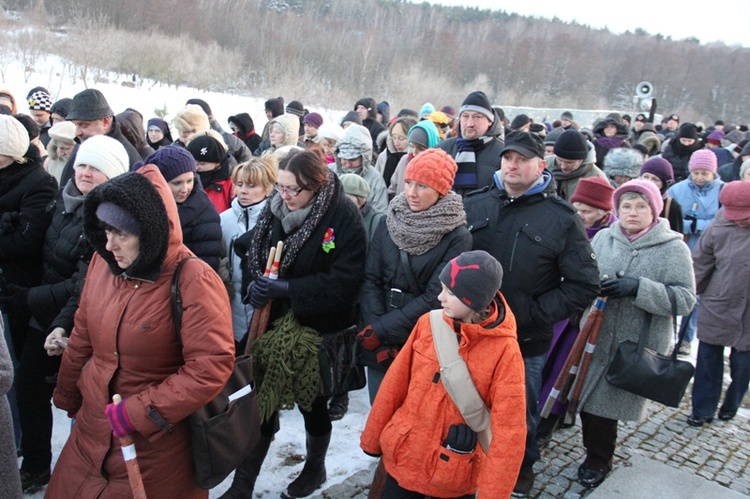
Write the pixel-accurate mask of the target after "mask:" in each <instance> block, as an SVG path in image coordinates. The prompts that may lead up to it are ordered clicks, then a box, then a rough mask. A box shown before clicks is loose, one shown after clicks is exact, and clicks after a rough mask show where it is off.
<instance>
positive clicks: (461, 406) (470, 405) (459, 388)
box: [430, 310, 492, 454]
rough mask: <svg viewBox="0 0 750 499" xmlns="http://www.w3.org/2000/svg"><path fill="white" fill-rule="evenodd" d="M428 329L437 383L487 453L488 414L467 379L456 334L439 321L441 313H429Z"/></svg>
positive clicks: (468, 378) (466, 369)
mask: <svg viewBox="0 0 750 499" xmlns="http://www.w3.org/2000/svg"><path fill="white" fill-rule="evenodd" d="M430 328H431V329H432V339H433V342H434V343H435V351H436V352H437V357H438V362H439V363H440V380H441V381H442V382H443V386H444V387H445V390H446V391H447V392H448V395H450V397H451V399H452V400H453V403H454V404H456V407H458V410H459V411H460V412H461V415H462V416H463V417H464V420H465V421H466V424H467V425H469V427H470V428H471V429H472V430H474V431H475V432H476V433H477V440H479V444H480V445H481V446H482V448H483V449H484V452H485V454H489V452H490V442H491V441H492V427H491V425H490V411H489V409H487V406H486V405H484V401H483V400H482V397H481V396H480V395H479V392H478V391H477V387H476V386H475V385H474V381H473V380H472V379H471V373H469V367H468V366H467V365H466V361H464V359H463V357H461V355H459V353H458V341H457V338H456V334H455V333H454V332H453V331H452V330H451V327H450V326H449V325H448V324H447V323H446V322H445V321H444V320H443V312H442V310H433V311H431V312H430Z"/></svg>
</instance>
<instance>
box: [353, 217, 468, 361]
mask: <svg viewBox="0 0 750 499" xmlns="http://www.w3.org/2000/svg"><path fill="white" fill-rule="evenodd" d="M470 249H471V234H469V231H468V230H467V228H466V227H465V226H461V227H457V228H455V229H453V230H452V231H451V232H449V233H447V234H446V235H445V236H443V238H442V239H441V240H440V242H439V243H438V244H437V245H436V246H435V247H434V248H432V249H431V250H429V251H428V252H426V253H424V254H422V255H408V261H409V266H410V267H411V271H412V274H413V275H414V278H415V279H416V284H417V285H418V286H419V288H418V289H413V288H412V287H411V286H410V285H409V279H408V278H407V274H406V270H405V269H404V266H403V265H402V263H401V256H400V255H401V252H400V250H399V248H398V246H396V243H394V242H393V239H391V236H390V234H389V233H388V226H387V225H386V217H383V218H382V219H381V221H380V224H378V227H377V229H375V234H374V235H373V238H372V240H371V241H370V250H369V252H368V254H367V262H366V263H365V281H364V283H363V284H362V290H361V291H360V307H361V311H362V319H363V325H371V326H372V328H373V330H374V331H375V334H376V335H377V337H378V338H379V339H380V341H381V342H382V343H383V344H384V345H392V346H398V347H400V346H402V345H403V344H404V343H406V340H407V339H408V338H409V334H410V333H411V331H412V329H413V328H414V326H415V325H416V324H417V320H418V319H419V318H420V317H421V316H422V315H424V314H425V313H427V312H429V311H430V310H433V309H436V308H440V303H439V302H438V299H437V297H438V295H439V294H440V290H441V285H440V279H439V276H440V272H441V271H442V270H443V267H445V265H446V264H447V263H448V262H449V261H450V260H451V259H453V258H455V257H456V256H458V255H459V254H461V253H462V252H464V251H469V250H470ZM394 288H395V289H398V290H401V291H403V292H404V293H406V297H405V301H406V302H407V303H405V304H404V305H403V306H402V307H400V308H392V307H391V303H389V302H390V298H391V295H392V292H391V289H394ZM395 296H396V297H398V293H396V295H395ZM363 353H370V352H367V351H363ZM364 360H367V359H364ZM370 360H372V362H375V359H374V358H373V359H370ZM366 364H368V365H370V363H368V362H366ZM374 365H377V362H375V364H374Z"/></svg>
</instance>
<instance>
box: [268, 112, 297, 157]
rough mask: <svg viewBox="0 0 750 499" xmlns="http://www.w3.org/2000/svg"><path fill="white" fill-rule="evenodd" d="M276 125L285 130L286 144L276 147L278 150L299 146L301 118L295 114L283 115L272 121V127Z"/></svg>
mask: <svg viewBox="0 0 750 499" xmlns="http://www.w3.org/2000/svg"><path fill="white" fill-rule="evenodd" d="M274 123H278V124H279V126H280V127H281V129H282V130H284V142H283V143H282V144H278V145H277V146H276V148H277V149H278V148H279V147H283V146H294V145H297V140H298V139H299V118H297V117H296V116H295V115H293V114H282V115H281V116H277V117H275V118H274V119H273V120H271V126H273V124H274Z"/></svg>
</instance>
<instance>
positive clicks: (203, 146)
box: [187, 135, 226, 163]
mask: <svg viewBox="0 0 750 499" xmlns="http://www.w3.org/2000/svg"><path fill="white" fill-rule="evenodd" d="M187 150H188V151H190V154H192V155H193V158H195V161H202V162H205V163H221V162H222V161H223V160H224V157H225V156H226V153H225V152H224V148H223V147H222V146H221V144H219V142H218V141H217V140H216V139H215V138H213V137H211V136H210V135H201V136H200V137H196V138H194V139H193V140H191V141H190V143H189V144H188V145H187Z"/></svg>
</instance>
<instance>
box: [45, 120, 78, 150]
mask: <svg viewBox="0 0 750 499" xmlns="http://www.w3.org/2000/svg"><path fill="white" fill-rule="evenodd" d="M49 136H50V138H51V139H52V140H54V141H55V142H62V143H63V144H69V145H73V144H75V142H76V141H75V138H76V126H75V125H74V124H73V122H72V121H61V122H59V123H55V124H54V125H52V128H50V129H49Z"/></svg>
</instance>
